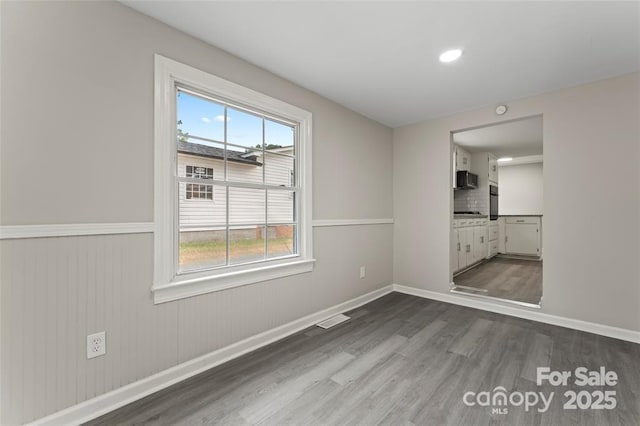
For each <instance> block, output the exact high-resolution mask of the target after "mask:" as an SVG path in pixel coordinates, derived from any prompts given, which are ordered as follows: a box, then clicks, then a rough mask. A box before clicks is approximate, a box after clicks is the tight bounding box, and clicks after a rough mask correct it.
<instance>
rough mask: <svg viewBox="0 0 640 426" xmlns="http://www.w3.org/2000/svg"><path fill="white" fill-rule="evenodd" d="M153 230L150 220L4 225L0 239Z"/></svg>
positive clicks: (133, 232)
mask: <svg viewBox="0 0 640 426" xmlns="http://www.w3.org/2000/svg"><path fill="white" fill-rule="evenodd" d="M153 231H154V226H153V223H151V222H139V223H72V224H55V225H5V226H0V240H10V239H16V238H43V237H71V236H77V235H110V234H145V233H150V232H153Z"/></svg>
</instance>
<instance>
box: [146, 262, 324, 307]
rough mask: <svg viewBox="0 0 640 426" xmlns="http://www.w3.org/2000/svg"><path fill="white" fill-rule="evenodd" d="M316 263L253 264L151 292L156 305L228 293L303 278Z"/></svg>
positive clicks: (158, 288) (155, 286)
mask: <svg viewBox="0 0 640 426" xmlns="http://www.w3.org/2000/svg"><path fill="white" fill-rule="evenodd" d="M315 261H316V260H315V259H306V260H298V261H295V262H287V263H282V264H275V265H264V264H262V263H260V264H256V265H259V266H256V267H254V268H251V269H244V270H241V271H237V272H228V273H223V274H218V275H215V276H214V277H212V276H211V275H207V276H202V277H198V278H190V279H185V280H181V281H178V280H176V281H173V282H172V283H170V284H165V285H154V286H153V287H152V288H151V291H153V302H154V303H155V304H158V303H165V302H171V301H174V300H179V299H185V298H187V297H192V296H198V295H201V294H206V293H212V292H215V291H221V290H227V289H229V288H233V287H240V286H243V285H248V284H255V283H259V282H262V281H268V280H273V279H276V278H283V277H288V276H290V275H297V274H304V273H307V272H311V271H312V270H313V264H314V263H315Z"/></svg>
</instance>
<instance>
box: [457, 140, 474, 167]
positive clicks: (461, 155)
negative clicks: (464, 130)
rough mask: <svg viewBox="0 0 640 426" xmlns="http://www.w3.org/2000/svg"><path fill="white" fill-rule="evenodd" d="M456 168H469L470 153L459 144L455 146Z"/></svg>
mask: <svg viewBox="0 0 640 426" xmlns="http://www.w3.org/2000/svg"><path fill="white" fill-rule="evenodd" d="M456 170H466V171H469V170H471V155H470V154H469V153H468V152H467V151H465V150H464V149H462V148H460V147H459V146H456Z"/></svg>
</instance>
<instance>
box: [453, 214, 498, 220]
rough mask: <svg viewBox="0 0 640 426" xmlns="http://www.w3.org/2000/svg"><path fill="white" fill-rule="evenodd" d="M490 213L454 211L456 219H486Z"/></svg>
mask: <svg viewBox="0 0 640 426" xmlns="http://www.w3.org/2000/svg"><path fill="white" fill-rule="evenodd" d="M488 217H489V215H486V214H464V213H462V214H461V213H454V214H453V218H454V219H486V218H488Z"/></svg>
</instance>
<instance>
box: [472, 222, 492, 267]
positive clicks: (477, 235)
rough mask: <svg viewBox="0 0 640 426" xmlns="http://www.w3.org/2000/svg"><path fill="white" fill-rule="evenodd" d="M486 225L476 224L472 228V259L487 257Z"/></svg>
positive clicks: (478, 259) (477, 259)
mask: <svg viewBox="0 0 640 426" xmlns="http://www.w3.org/2000/svg"><path fill="white" fill-rule="evenodd" d="M487 240H488V238H487V227H486V226H478V227H476V228H475V229H474V247H473V252H474V254H475V256H474V261H476V262H479V261H481V260H482V259H484V258H486V257H487V253H488V250H489V249H488V248H487V247H488V244H487V242H488V241H487Z"/></svg>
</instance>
